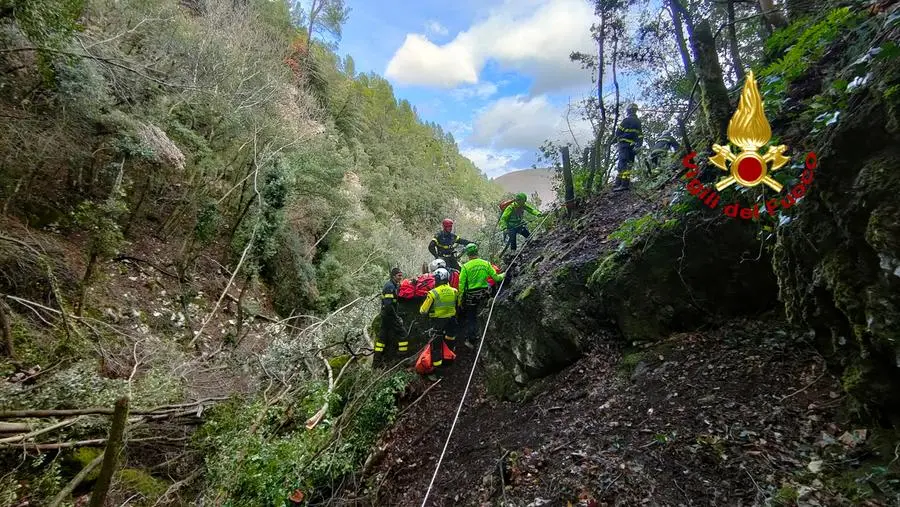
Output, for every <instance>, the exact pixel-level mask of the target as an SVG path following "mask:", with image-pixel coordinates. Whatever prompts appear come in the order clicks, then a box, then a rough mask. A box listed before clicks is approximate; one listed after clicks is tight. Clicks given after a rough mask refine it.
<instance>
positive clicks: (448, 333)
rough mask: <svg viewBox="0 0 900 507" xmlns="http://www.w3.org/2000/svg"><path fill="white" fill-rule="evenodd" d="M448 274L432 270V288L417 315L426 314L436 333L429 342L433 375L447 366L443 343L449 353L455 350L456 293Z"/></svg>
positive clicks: (445, 270) (443, 270)
mask: <svg viewBox="0 0 900 507" xmlns="http://www.w3.org/2000/svg"><path fill="white" fill-rule="evenodd" d="M449 282H450V272H449V271H447V269H446V268H438V269H436V270H434V288H433V289H431V290H430V291H428V294H427V295H426V296H425V301H423V302H422V306H421V307H420V308H419V313H421V314H423V315H424V314H426V313H427V314H428V317H429V323H430V324H431V328H432V329H433V330H434V332H435V333H436V336H435V337H434V339H432V340H431V364H432V365H434V368H435V372H434V373H435V375H436V376H438V377H439V376H441V370H442V369H443V368H445V367H446V366H447V364H446V363H445V362H444V343H445V342H446V343H447V348H449V349H450V350H451V351H455V350H456V346H455V343H456V293H457V290H456V289H454V288H453V287H451V286H450V285H449Z"/></svg>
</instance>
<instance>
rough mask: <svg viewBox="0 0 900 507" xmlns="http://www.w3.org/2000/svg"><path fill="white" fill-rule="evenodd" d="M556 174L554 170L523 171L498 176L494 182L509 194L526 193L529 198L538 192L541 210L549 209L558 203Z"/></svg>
mask: <svg viewBox="0 0 900 507" xmlns="http://www.w3.org/2000/svg"><path fill="white" fill-rule="evenodd" d="M554 173H555V171H554V170H553V169H523V170H521V171H513V172H510V173H506V174H503V175H500V176H497V177H496V178H494V179H493V181H495V182H497V183H498V184H499V185H500V186H501V187H502V188H503V190H505V191H507V192H512V193H518V192H525V193H526V194H528V197H529V198H530V197H531V194H532V193H534V192H537V193H538V196H539V197H540V198H541V206H540V207H541V209H547V208H548V207H550V206H551V205H552V204H553V203H554V202H555V201H556V192H555V191H554V190H553V178H554Z"/></svg>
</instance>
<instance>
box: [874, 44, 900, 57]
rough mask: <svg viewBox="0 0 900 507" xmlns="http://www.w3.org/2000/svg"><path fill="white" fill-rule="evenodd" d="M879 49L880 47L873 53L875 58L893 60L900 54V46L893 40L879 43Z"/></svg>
mask: <svg viewBox="0 0 900 507" xmlns="http://www.w3.org/2000/svg"><path fill="white" fill-rule="evenodd" d="M879 49H881V51H879V52H878V53H877V54H876V55H875V59H876V60H881V59H888V60H894V59H896V58H897V57H898V56H900V46H898V45H897V43H896V42H894V41H887V42H885V43H884V44H882V45H881V47H880V48H879Z"/></svg>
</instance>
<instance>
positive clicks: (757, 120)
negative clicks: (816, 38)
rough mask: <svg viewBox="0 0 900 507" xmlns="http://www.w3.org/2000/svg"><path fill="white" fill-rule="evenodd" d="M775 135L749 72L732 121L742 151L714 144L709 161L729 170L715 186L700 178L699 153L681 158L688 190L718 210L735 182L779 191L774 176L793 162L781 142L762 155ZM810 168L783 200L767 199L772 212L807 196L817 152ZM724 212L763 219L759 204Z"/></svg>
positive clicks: (733, 140) (731, 129)
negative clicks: (723, 195) (722, 196)
mask: <svg viewBox="0 0 900 507" xmlns="http://www.w3.org/2000/svg"><path fill="white" fill-rule="evenodd" d="M771 138H772V129H771V127H769V122H768V120H766V115H765V110H764V109H763V102H762V98H761V97H760V95H759V90H758V89H757V87H756V80H755V79H754V77H753V72H752V71H751V72H748V74H747V79H746V80H745V81H744V89H743V91H742V92H741V99H740V104H738V108H737V111H735V113H734V116H732V117H731V121H730V122H728V140H729V141H730V142H731V144H734V145H735V146H737V147H738V148H740V152H738V153H734V152H733V151H732V149H731V147H730V146H729V145H725V146H721V145H718V144H714V145H713V146H712V149H713V151H714V152H715V153H716V155H715V156H713V157H712V158H710V159H709V162H710V163H711V164H713V165H714V166H716V167H718V168H719V169H721V170H723V171H725V172H726V173H729V175H728V176H725V177H723V178H721V179H720V180H719V182H718V183H716V185H715V187H714V188H715V189H713V188H712V187H706V186H704V185H703V183H701V182H700V180H698V179H697V178H696V176H697V175H698V174H699V171H698V170H697V164H694V163H693V162H692V161H691V160H692V159H693V158H694V157H695V156H696V155H697V153H696V152H691V153H690V154H688V155H687V156H686V157H684V158H683V159H682V160H681V163H682V165H684V166H685V168H687V169H688V172H687V174H685V176H686V177H687V179H688V180H689V181H688V185H687V190H688V192H690V193H691V195H694V196H696V197H697V198H698V199H701V200H702V201H703V203H704V204H706V205H707V206H709V207H710V208H712V209H715V208H716V207H717V206H718V204H719V194H718V192H721V191H722V190H724V189H726V188H728V187H730V186H731V185H734V184H735V183H736V184H738V185H740V186H742V187H747V188H751V187H755V186H757V185H761V184H762V185H766V186H767V187H769V188H771V189H772V190H774V191H775V192H781V190H782V185H781V183H779V182H777V181H775V179H774V178H772V176H771V175H770V174H771V173H774V172H775V171H777V170H778V169H780V168H781V167H782V166H784V165H785V164H786V163H788V162H790V160H791V159H790V157H786V156H785V155H784V152H785V150H787V146H785V145H783V144H781V145H778V146H769V148H768V151H766V152H765V154H763V155H760V149H761V148H763V147H764V146H766V145H767V144H768V143H769V140H770V139H771ZM805 165H806V169H805V170H804V171H803V174H801V175H800V183H799V184H797V185H796V186H795V187H793V188H791V190H790V191H789V192H787V194H786V195H785V197H784V198H782V199H781V201H780V202H779V200H778V199H769V200H768V201H766V211H767V212H768V213H769V214H770V215H771V214H772V213H774V212H775V210H777V209H778V208H779V207H780V208H782V209H788V208H790V207H791V206H793V205H794V204H795V203H796V201H797V199H799V198H800V197H803V195H804V194H805V193H806V190H807V189H808V188H809V185H810V184H811V183H812V181H813V179H814V177H815V174H814V171H815V169H816V166H817V161H816V154H815V153H812V152H810V153H809V154H807V156H806V161H805ZM724 213H725V215H727V216H730V217H737V216H740V218H743V219H751V218H757V219H758V218H759V205H758V204H757V205H755V206H754V207H753V208H740V205H739V204H738V203H734V204H729V205H727V206H725V209H724Z"/></svg>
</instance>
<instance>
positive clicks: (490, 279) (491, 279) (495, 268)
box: [487, 262, 500, 287]
mask: <svg viewBox="0 0 900 507" xmlns="http://www.w3.org/2000/svg"><path fill="white" fill-rule="evenodd" d="M491 267H493V268H494V271H496V272H498V273H499V272H500V266H498V265H496V264H494V263H493V262H492V263H491ZM487 283H488V285H490V286H491V287H493V286H494V285H495V284H496V283H497V282H495V281H494V278H493V277H488V279H487Z"/></svg>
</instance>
